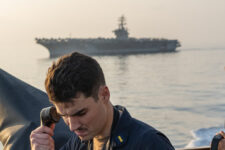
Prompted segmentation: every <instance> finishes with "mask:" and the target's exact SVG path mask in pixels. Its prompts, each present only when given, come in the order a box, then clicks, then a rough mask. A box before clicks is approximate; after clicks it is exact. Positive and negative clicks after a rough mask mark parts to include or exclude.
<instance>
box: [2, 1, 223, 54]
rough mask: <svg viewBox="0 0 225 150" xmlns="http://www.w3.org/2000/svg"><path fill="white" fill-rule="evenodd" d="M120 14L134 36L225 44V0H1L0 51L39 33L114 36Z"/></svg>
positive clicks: (30, 43)
mask: <svg viewBox="0 0 225 150" xmlns="http://www.w3.org/2000/svg"><path fill="white" fill-rule="evenodd" d="M122 14H124V15H125V17H126V18H127V25H128V29H129V32H130V36H132V37H155V38H162V37H163V38H168V39H178V40H179V41H180V42H181V44H182V48H183V49H187V48H224V47H225V0H110V1H109V0H0V52H1V53H2V52H3V49H4V48H6V47H9V46H18V47H19V46H21V45H22V46H24V45H26V48H30V49H32V48H35V47H37V44H36V43H35V41H34V38H35V37H48V38H50V37H69V36H71V37H113V36H114V35H113V33H112V30H114V29H115V28H117V23H118V17H119V16H121V15H122ZM38 48H39V49H42V47H41V46H39V47H38ZM43 51H44V48H43ZM46 52H47V51H46Z"/></svg>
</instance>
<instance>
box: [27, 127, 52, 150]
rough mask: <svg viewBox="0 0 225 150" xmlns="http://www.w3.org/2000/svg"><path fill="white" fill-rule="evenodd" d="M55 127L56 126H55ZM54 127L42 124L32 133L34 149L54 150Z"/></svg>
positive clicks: (32, 146) (31, 140) (31, 142)
mask: <svg viewBox="0 0 225 150" xmlns="http://www.w3.org/2000/svg"><path fill="white" fill-rule="evenodd" d="M53 128H54V126H53ZM52 135H53V129H51V128H48V127H45V126H40V127H38V128H37V129H35V130H33V131H32V132H31V134H30V144H31V148H32V150H54V145H55V144H54V140H53V138H52Z"/></svg>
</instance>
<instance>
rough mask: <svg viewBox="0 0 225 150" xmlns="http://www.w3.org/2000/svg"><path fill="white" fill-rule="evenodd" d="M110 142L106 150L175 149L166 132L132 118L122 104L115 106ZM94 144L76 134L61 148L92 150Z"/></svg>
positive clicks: (62, 149)
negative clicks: (163, 132) (82, 139)
mask: <svg viewBox="0 0 225 150" xmlns="http://www.w3.org/2000/svg"><path fill="white" fill-rule="evenodd" d="M109 143H110V144H109V147H108V148H107V149H104V150H174V147H173V146H172V144H171V143H170V141H169V139H168V138H167V137H166V136H165V135H164V134H162V133H161V132H159V131H157V130H156V129H154V128H153V127H151V126H149V125H147V124H146V123H144V122H141V121H139V120H136V119H135V118H132V117H131V116H130V114H129V112H128V111H127V110H126V108H124V107H122V106H114V119H113V125H112V131H111V136H110V142H109ZM92 146H93V145H92V140H90V141H81V140H80V139H79V137H77V136H76V135H75V134H74V135H73V136H72V137H71V138H70V139H69V141H68V143H67V144H66V145H64V146H63V147H62V148H61V149H60V150H92Z"/></svg>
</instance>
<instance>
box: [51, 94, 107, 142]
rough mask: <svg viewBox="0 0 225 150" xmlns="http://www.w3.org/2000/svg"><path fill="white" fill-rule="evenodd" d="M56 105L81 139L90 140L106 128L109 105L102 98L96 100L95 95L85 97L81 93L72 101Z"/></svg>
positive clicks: (71, 128)
mask: <svg viewBox="0 0 225 150" xmlns="http://www.w3.org/2000/svg"><path fill="white" fill-rule="evenodd" d="M54 105H55V107H56V109H57V112H58V113H59V114H60V115H61V116H62V118H63V119H64V121H65V123H66V124H67V125H68V126H69V128H70V130H71V131H73V132H74V133H75V134H76V135H78V136H79V138H80V139H81V140H90V139H92V138H93V137H95V136H97V135H99V134H101V132H102V130H104V128H105V125H106V122H107V107H106V104H105V102H104V100H103V99H102V98H99V99H98V100H97V101H96V100H95V99H94V98H93V97H85V96H84V94H82V93H79V94H78V97H77V98H74V99H72V102H67V103H55V104H54Z"/></svg>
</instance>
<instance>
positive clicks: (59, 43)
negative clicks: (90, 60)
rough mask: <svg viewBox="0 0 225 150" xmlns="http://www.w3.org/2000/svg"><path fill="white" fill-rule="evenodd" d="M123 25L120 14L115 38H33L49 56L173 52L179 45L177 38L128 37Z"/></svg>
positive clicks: (122, 18) (124, 23)
mask: <svg viewBox="0 0 225 150" xmlns="http://www.w3.org/2000/svg"><path fill="white" fill-rule="evenodd" d="M125 25H126V22H125V17H124V16H121V17H120V18H119V27H118V29H116V30H114V31H113V32H114V34H115V36H116V38H88V39H82V38H58V39H54V38H50V39H47V38H35V40H36V42H37V43H38V44H40V45H42V46H44V47H46V48H47V49H48V51H49V53H50V57H51V58H52V57H58V56H61V55H64V54H68V53H71V52H74V51H77V52H80V53H84V54H88V55H120V54H140V53H156V52H174V51H176V48H177V47H180V46H181V45H180V43H179V41H178V40H168V39H157V38H130V37H128V35H129V33H128V30H127V28H126V27H125Z"/></svg>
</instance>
